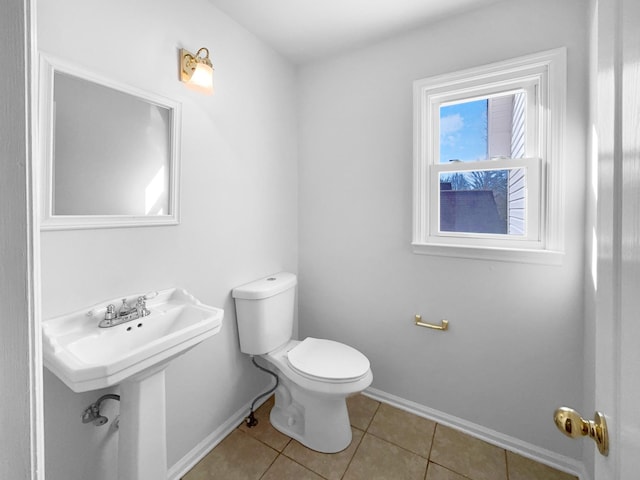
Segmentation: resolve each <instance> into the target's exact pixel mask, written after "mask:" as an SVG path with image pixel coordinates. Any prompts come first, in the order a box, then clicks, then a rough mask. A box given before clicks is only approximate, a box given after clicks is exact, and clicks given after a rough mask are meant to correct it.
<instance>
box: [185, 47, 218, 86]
mask: <svg viewBox="0 0 640 480" xmlns="http://www.w3.org/2000/svg"><path fill="white" fill-rule="evenodd" d="M203 52H204V56H200V54H201V53H203ZM180 80H182V81H183V82H184V83H185V84H186V85H187V87H188V88H190V89H191V90H195V91H197V92H200V93H204V94H205V95H211V94H213V66H212V65H211V60H210V59H209V50H208V49H206V48H204V47H203V48H201V49H200V50H198V53H196V54H195V55H194V54H193V53H191V52H189V51H187V50H185V49H181V50H180Z"/></svg>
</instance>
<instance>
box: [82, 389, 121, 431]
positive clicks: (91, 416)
mask: <svg viewBox="0 0 640 480" xmlns="http://www.w3.org/2000/svg"><path fill="white" fill-rule="evenodd" d="M109 399H111V400H117V401H120V395H116V394H114V393H108V394H107V395H103V396H101V397H100V398H99V399H98V400H96V401H95V402H93V403H92V404H91V405H89V406H88V407H87V408H86V409H85V411H84V412H82V423H89V422H93V424H94V425H95V426H96V427H100V426H102V425H104V424H105V423H107V422H108V421H109V419H108V418H107V417H105V416H104V415H101V414H100V405H102V402H104V401H105V400H109Z"/></svg>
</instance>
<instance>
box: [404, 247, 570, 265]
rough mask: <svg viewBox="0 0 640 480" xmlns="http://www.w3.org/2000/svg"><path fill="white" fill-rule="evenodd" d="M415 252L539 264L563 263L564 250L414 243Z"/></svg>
mask: <svg viewBox="0 0 640 480" xmlns="http://www.w3.org/2000/svg"><path fill="white" fill-rule="evenodd" d="M412 246H413V253H416V254H419V255H436V256H439V257H457V258H471V259H476V260H496V261H499V262H514V263H533V264H539V265H562V261H563V258H564V252H560V251H553V250H530V249H519V248H497V247H477V246H473V247H471V246H465V245H433V244H425V243H413V244H412Z"/></svg>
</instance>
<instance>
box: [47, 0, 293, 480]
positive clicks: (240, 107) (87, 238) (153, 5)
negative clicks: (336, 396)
mask: <svg viewBox="0 0 640 480" xmlns="http://www.w3.org/2000/svg"><path fill="white" fill-rule="evenodd" d="M37 6H38V35H39V38H38V43H39V48H40V49H41V50H42V51H45V52H47V53H49V54H52V55H55V56H58V57H62V58H63V59H65V60H67V61H69V62H73V63H75V64H76V65H78V66H80V67H82V68H84V69H88V70H91V71H93V72H95V73H97V74H101V75H104V76H107V77H108V78H110V79H112V80H115V81H117V82H120V83H125V84H129V85H131V86H133V87H136V88H140V89H145V90H148V91H150V92H153V93H156V94H160V95H163V96H166V97H169V98H173V99H175V100H178V101H180V102H182V105H183V109H182V120H183V125H182V174H181V180H182V188H181V224H180V225H179V226H174V227H150V228H122V229H106V230H86V231H57V232H49V231H47V232H43V235H42V280H43V289H42V290H43V291H42V295H43V302H42V308H43V318H45V319H46V318H49V317H52V316H55V315H58V314H62V313H65V312H69V311H73V310H75V309H78V308H83V307H84V306H87V305H91V304H93V303H96V302H100V301H102V300H104V299H108V298H112V297H118V296H120V295H124V294H130V293H135V292H141V291H148V290H149V291H150V290H156V289H162V288H168V287H172V286H180V287H184V288H186V289H187V290H189V291H190V292H191V293H192V294H194V295H195V296H196V297H197V298H199V299H200V300H201V301H203V302H204V303H207V304H211V305H214V306H219V307H223V308H224V309H225V319H224V323H223V327H222V331H221V332H220V334H218V335H217V336H216V337H214V338H212V339H210V340H207V341H205V342H204V343H202V344H201V345H199V346H198V347H196V348H194V349H193V350H191V351H190V352H188V353H187V354H186V355H185V356H183V357H180V358H179V359H177V360H176V361H174V362H173V364H172V365H171V366H170V367H169V368H168V370H167V409H168V412H167V417H168V418H167V429H168V463H169V467H171V466H172V465H174V464H175V463H176V462H177V461H179V460H180V459H181V458H183V456H184V455H185V454H186V453H187V452H189V451H190V450H191V449H192V448H193V447H195V446H196V445H197V444H198V442H200V441H202V440H203V439H204V438H205V437H206V436H207V435H209V434H211V432H213V431H214V430H215V429H216V428H218V427H220V426H221V425H222V424H223V423H224V422H225V421H226V420H228V419H229V418H230V417H231V416H232V415H233V414H234V413H236V412H237V411H238V410H239V409H240V408H242V407H243V406H244V405H246V403H247V402H248V401H250V400H251V399H252V398H253V397H254V396H255V394H257V392H258V391H259V390H260V389H262V388H264V386H265V385H267V384H268V382H269V380H270V379H269V378H265V377H266V376H265V375H264V374H262V373H261V372H259V371H257V369H255V368H254V367H253V366H252V365H251V364H250V363H249V361H248V358H246V356H244V355H242V354H241V353H240V351H239V348H238V343H237V332H236V326H235V312H234V307H233V303H232V300H231V297H230V290H231V289H232V288H233V287H234V286H237V285H239V284H242V283H245V282H247V281H250V280H253V279H255V278H259V277H260V276H262V275H267V274H269V273H273V272H275V271H278V270H281V269H286V270H289V271H294V272H295V271H297V185H296V178H297V163H296V160H297V158H296V130H295V128H296V127H295V103H294V101H295V97H294V90H295V72H294V69H293V67H292V66H290V65H289V64H288V63H287V62H285V61H284V60H283V59H282V58H281V57H280V56H278V55H277V54H275V53H274V52H273V51H271V50H270V49H268V48H267V47H265V46H264V45H263V44H261V43H260V42H258V41H257V40H256V39H255V37H254V36H252V35H251V34H249V33H248V32H247V31H245V30H244V29H242V28H240V27H239V26H238V25H237V24H236V23H234V22H233V21H231V20H230V19H229V18H228V17H227V16H225V15H223V14H222V13H220V12H219V11H218V10H216V9H215V8H213V7H212V6H210V5H209V3H208V2H207V1H206V0H189V1H183V2H175V1H171V0H162V1H149V0H148V1H139V2H127V1H124V0H115V1H111V2H104V1H98V0H90V1H86V0H63V1H57V2H48V1H40V2H38V5H37ZM202 46H206V47H208V48H209V50H210V51H211V58H212V61H213V63H214V68H215V69H216V70H215V80H214V82H215V85H216V93H215V95H214V96H212V97H208V96H203V95H200V94H197V93H195V92H193V91H191V90H188V89H186V88H185V87H184V85H183V84H181V83H180V82H179V80H178V78H179V77H178V50H179V48H181V47H184V48H187V49H189V50H191V51H195V50H197V49H198V48H199V47H202ZM102 393H105V392H95V393H85V394H75V393H73V392H71V390H69V389H68V388H67V387H66V386H64V385H63V384H62V383H61V382H60V381H59V380H58V379H57V378H56V377H55V376H54V375H52V374H50V373H49V372H48V371H46V370H45V404H46V408H45V422H46V424H45V430H46V456H47V480H86V479H89V478H90V479H91V480H106V479H111V480H113V479H115V473H116V468H115V466H116V464H115V452H116V441H115V440H116V434H114V433H113V432H112V431H111V430H110V429H109V427H100V428H98V427H94V426H91V425H83V424H82V423H81V422H80V415H81V413H82V411H83V409H84V408H86V407H87V406H88V405H89V404H90V403H91V402H93V401H95V400H96V399H97V398H98V396H99V395H100V394H102ZM105 407H106V410H105V413H106V414H107V416H109V417H110V418H112V419H113V418H115V415H116V414H117V408H118V405H117V403H116V402H113V401H107V402H106V403H105Z"/></svg>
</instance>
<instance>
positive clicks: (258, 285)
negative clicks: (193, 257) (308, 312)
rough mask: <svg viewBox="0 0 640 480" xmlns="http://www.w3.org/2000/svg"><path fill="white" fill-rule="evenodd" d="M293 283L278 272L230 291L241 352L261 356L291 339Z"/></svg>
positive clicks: (294, 281) (286, 274) (293, 276)
mask: <svg viewBox="0 0 640 480" xmlns="http://www.w3.org/2000/svg"><path fill="white" fill-rule="evenodd" d="M296 283H297V282H296V276H295V275H294V274H293V273H287V272H280V273H276V274H274V275H269V276H268V277H264V278H261V279H260V280H255V281H253V282H251V283H247V284H246V285H242V286H240V287H236V288H234V289H233V291H232V295H233V298H234V299H235V302H236V317H237V322H238V336H239V337H240V350H241V351H242V352H244V353H247V354H250V355H262V354H264V353H268V352H271V351H273V350H275V349H276V348H278V347H279V346H281V345H284V344H285V343H286V342H288V341H289V340H290V339H291V336H292V334H293V311H294V302H295V292H296V289H295V287H296Z"/></svg>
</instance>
